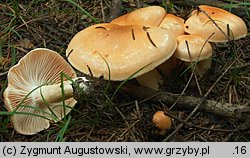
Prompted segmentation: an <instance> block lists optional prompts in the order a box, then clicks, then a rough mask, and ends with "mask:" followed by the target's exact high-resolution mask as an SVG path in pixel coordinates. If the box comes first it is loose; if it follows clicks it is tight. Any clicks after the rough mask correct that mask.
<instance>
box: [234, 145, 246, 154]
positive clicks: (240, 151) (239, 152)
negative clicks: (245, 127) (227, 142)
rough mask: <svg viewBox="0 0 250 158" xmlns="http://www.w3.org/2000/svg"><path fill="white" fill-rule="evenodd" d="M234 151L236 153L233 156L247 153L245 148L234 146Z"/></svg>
mask: <svg viewBox="0 0 250 158" xmlns="http://www.w3.org/2000/svg"><path fill="white" fill-rule="evenodd" d="M234 149H235V150H236V153H234V154H242V155H244V154H246V153H247V147H246V146H236V147H235V148H234Z"/></svg>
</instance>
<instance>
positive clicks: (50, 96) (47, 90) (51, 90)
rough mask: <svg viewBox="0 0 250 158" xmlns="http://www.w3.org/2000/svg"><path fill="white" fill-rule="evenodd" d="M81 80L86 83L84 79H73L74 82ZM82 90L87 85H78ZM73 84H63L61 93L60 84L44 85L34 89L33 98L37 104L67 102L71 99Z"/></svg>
mask: <svg viewBox="0 0 250 158" xmlns="http://www.w3.org/2000/svg"><path fill="white" fill-rule="evenodd" d="M78 79H81V80H83V81H85V82H86V81H88V80H87V79H86V78H85V77H78V78H75V79H74V81H76V80H78ZM80 86H81V87H80V88H82V90H85V88H86V86H87V84H85V83H84V82H82V83H81V85H80ZM73 92H74V88H73V83H72V82H71V81H64V82H63V91H62V83H57V84H53V85H45V86H41V87H40V88H38V89H36V90H35V92H34V98H35V99H36V101H37V102H38V103H44V102H47V103H58V102H61V101H63V100H67V99H69V98H71V97H73Z"/></svg>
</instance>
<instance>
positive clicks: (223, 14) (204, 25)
mask: <svg viewBox="0 0 250 158" xmlns="http://www.w3.org/2000/svg"><path fill="white" fill-rule="evenodd" d="M209 17H210V18H209ZM215 24H216V25H217V26H216V25H215ZM218 27H219V28H218ZM184 29H185V32H187V33H189V34H195V35H199V36H202V37H203V38H205V39H208V40H209V42H227V41H228V39H229V38H230V39H231V40H237V39H239V38H242V37H245V36H246V35H247V26H246V24H245V22H244V21H243V20H242V19H241V18H240V17H238V16H236V15H234V14H232V13H230V12H228V11H225V10H223V9H220V8H216V7H211V6H206V5H200V6H199V9H197V10H194V11H193V12H192V13H191V16H190V17H189V18H188V19H187V21H186V22H185V27H184ZM210 36H211V37H210Z"/></svg>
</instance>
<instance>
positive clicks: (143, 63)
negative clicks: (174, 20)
mask: <svg viewBox="0 0 250 158" xmlns="http://www.w3.org/2000/svg"><path fill="white" fill-rule="evenodd" d="M176 45H177V42H176V39H175V38H174V37H173V35H172V34H171V33H170V32H169V31H167V30H165V29H162V28H158V27H145V26H140V25H124V26H121V25H116V24H107V23H104V24H96V25H93V26H90V27H88V28H86V29H84V30H82V31H80V32H79V33H77V34H76V35H75V36H74V37H73V39H72V40H71V42H70V43H69V45H68V48H67V50H66V55H67V57H68V60H69V62H70V63H71V64H72V66H73V67H75V68H76V69H78V70H79V71H81V72H83V73H85V74H90V71H91V73H92V75H93V76H94V77H100V76H103V77H104V79H109V77H110V79H111V80H114V81H121V80H125V79H128V78H129V77H131V76H132V75H133V74H134V75H133V76H132V77H138V76H141V75H143V74H145V73H147V72H149V71H151V70H153V69H154V68H155V67H157V66H158V65H160V64H161V63H163V62H164V61H166V60H167V59H168V58H170V57H171V56H172V55H173V53H174V51H175V49H176ZM109 70H110V72H109ZM148 81H149V82H154V83H153V84H152V83H149V84H148V85H153V86H150V88H153V89H158V83H157V82H158V81H154V80H148Z"/></svg>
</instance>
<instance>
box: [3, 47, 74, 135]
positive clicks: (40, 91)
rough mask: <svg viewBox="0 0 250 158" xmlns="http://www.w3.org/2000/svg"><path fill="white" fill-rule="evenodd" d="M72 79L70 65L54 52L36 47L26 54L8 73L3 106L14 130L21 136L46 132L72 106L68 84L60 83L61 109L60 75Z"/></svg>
mask: <svg viewBox="0 0 250 158" xmlns="http://www.w3.org/2000/svg"><path fill="white" fill-rule="evenodd" d="M62 72H63V73H65V74H67V75H68V76H69V77H72V78H75V77H76V74H75V72H74V70H73V69H72V68H71V66H70V65H69V64H68V63H67V62H66V61H65V60H64V59H63V58H62V57H61V56H60V55H59V54H58V53H56V52H54V51H51V50H48V49H45V48H38V49H34V50H32V51H30V52H29V53H28V54H26V55H25V56H24V57H23V58H22V59H21V60H20V61H19V62H18V64H17V65H15V66H13V67H12V68H11V69H10V70H9V73H8V87H7V88H6V89H5V91H4V103H5V106H6V108H7V110H8V111H10V112H12V111H13V112H15V114H14V115H13V116H12V117H11V120H12V123H13V125H14V128H15V130H16V131H17V132H18V133H21V134H25V135H32V134H36V133H37V132H39V131H42V130H44V129H47V128H48V127H49V124H50V123H49V122H50V121H51V120H52V121H58V120H60V119H62V118H63V117H64V116H65V114H67V113H68V112H69V111H70V110H71V108H72V107H73V106H74V105H75V103H76V101H75V100H74V98H72V95H73V94H72V93H73V89H72V87H71V82H70V81H65V82H64V99H65V105H66V106H65V107H63V106H62V105H63V103H62V99H63V98H62V92H61V90H62V89H61V83H60V82H61V77H60V74H61V73H62Z"/></svg>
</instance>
